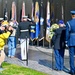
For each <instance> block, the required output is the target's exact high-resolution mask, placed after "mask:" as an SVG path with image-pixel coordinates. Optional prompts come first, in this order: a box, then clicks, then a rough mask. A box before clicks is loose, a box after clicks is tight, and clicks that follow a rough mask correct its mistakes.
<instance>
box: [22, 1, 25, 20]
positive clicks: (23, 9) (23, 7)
mask: <svg viewBox="0 0 75 75" xmlns="http://www.w3.org/2000/svg"><path fill="white" fill-rule="evenodd" d="M23 16H25V2H24V1H23V3H22V15H21V21H22V17H23Z"/></svg>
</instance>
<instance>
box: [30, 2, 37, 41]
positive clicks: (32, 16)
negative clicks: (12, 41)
mask: <svg viewBox="0 0 75 75" xmlns="http://www.w3.org/2000/svg"><path fill="white" fill-rule="evenodd" d="M31 18H32V21H34V4H33V2H32V13H31ZM35 27H36V26H35V24H34V23H33V22H32V23H31V27H30V39H31V40H32V41H33V40H34V39H35Z"/></svg>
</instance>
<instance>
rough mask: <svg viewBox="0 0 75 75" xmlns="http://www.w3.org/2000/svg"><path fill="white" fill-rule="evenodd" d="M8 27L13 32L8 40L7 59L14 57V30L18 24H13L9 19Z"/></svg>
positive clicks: (12, 20)
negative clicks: (11, 28)
mask: <svg viewBox="0 0 75 75" xmlns="http://www.w3.org/2000/svg"><path fill="white" fill-rule="evenodd" d="M9 25H10V26H12V27H13V32H12V34H11V35H10V36H9V38H8V57H11V58H13V57H15V52H16V30H17V27H18V24H17V23H16V22H14V19H11V20H10V21H9Z"/></svg>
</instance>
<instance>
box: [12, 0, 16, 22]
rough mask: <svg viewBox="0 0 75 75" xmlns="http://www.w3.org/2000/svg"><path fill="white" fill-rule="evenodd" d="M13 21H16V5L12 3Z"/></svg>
mask: <svg viewBox="0 0 75 75" xmlns="http://www.w3.org/2000/svg"><path fill="white" fill-rule="evenodd" d="M12 19H13V20H14V21H16V3H15V2H14V1H13V2H12Z"/></svg>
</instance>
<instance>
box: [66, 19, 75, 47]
mask: <svg viewBox="0 0 75 75" xmlns="http://www.w3.org/2000/svg"><path fill="white" fill-rule="evenodd" d="M66 42H67V44H68V46H75V19H72V20H70V21H68V22H67V24H66Z"/></svg>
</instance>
